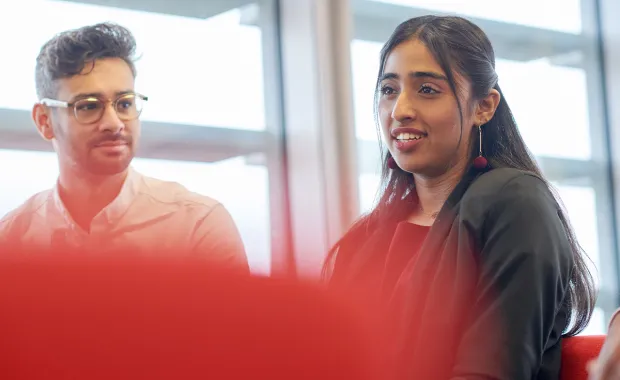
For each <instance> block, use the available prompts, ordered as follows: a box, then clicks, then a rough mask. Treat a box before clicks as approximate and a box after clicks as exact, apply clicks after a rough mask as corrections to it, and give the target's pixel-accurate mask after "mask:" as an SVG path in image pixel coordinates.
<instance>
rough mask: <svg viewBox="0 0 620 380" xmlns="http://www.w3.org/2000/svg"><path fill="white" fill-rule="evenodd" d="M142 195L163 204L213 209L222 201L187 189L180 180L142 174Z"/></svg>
mask: <svg viewBox="0 0 620 380" xmlns="http://www.w3.org/2000/svg"><path fill="white" fill-rule="evenodd" d="M139 193H140V195H142V196H145V197H148V198H149V199H151V200H154V201H156V202H158V203H161V204H167V205H174V206H177V207H183V208H191V209H201V210H205V211H206V210H212V209H214V208H216V207H217V206H219V205H220V202H219V201H218V200H216V199H214V198H212V197H210V196H207V195H203V194H199V193H196V192H193V191H191V190H189V189H187V188H186V187H185V186H183V185H182V184H180V183H178V182H173V181H164V180H161V179H158V178H153V177H148V176H144V175H142V176H141V186H140V192H139Z"/></svg>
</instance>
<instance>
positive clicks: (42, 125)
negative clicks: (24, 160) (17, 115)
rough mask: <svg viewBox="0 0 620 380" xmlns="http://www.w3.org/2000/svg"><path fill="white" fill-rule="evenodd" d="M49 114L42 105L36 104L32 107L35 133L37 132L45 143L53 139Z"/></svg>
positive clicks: (47, 109)
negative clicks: (35, 127)
mask: <svg viewBox="0 0 620 380" xmlns="http://www.w3.org/2000/svg"><path fill="white" fill-rule="evenodd" d="M50 112H51V110H50V109H49V108H48V107H46V106H44V105H43V104H39V103H37V104H35V105H34V107H32V120H34V123H35V125H36V126H37V131H39V134H40V135H41V137H43V138H44V139H45V140H47V141H52V140H53V139H54V130H53V128H52V120H51V118H50Z"/></svg>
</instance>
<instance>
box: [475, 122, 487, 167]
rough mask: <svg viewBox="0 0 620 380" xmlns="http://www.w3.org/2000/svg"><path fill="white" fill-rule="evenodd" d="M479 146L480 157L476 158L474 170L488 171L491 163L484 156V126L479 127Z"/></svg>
mask: <svg viewBox="0 0 620 380" xmlns="http://www.w3.org/2000/svg"><path fill="white" fill-rule="evenodd" d="M478 135H479V144H478V157H476V158H474V168H476V169H478V170H483V169H486V167H487V166H488V165H489V161H488V160H487V159H486V158H485V157H484V156H483V155H482V126H481V125H479V126H478Z"/></svg>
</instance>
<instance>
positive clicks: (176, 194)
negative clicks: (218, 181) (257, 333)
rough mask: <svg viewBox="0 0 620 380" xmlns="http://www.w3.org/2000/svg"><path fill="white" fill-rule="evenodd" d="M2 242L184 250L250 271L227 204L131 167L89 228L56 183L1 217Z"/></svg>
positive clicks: (97, 248)
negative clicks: (67, 204) (69, 208)
mask: <svg viewBox="0 0 620 380" xmlns="http://www.w3.org/2000/svg"><path fill="white" fill-rule="evenodd" d="M0 242H4V243H7V244H9V245H10V244H14V245H19V246H26V247H42V248H46V247H51V248H53V247H54V246H59V245H62V246H63V247H65V246H68V247H75V248H78V249H81V250H84V251H86V252H98V253H101V252H104V251H105V250H107V249H115V248H122V249H126V248H129V249H130V250H132V251H136V252H138V253H139V254H146V255H148V254H150V253H152V252H183V253H184V254H198V255H204V256H205V258H207V259H210V260H213V261H214V262H219V263H222V264H225V265H227V266H230V265H233V266H235V267H239V268H243V269H244V270H248V263H247V257H246V254H245V249H244V247H243V243H242V240H241V237H240V235H239V231H238V229H237V227H236V225H235V223H234V221H233V219H232V217H231V216H230V214H229V213H228V211H227V210H226V208H224V206H223V205H222V204H220V203H219V202H217V201H216V200H214V199H212V198H209V197H207V196H204V195H200V194H196V193H193V192H190V191H189V190H187V189H186V188H185V187H183V186H182V185H180V184H178V183H175V182H166V181H161V180H158V179H155V178H150V177H147V176H144V175H141V174H140V173H138V172H136V171H135V170H133V169H131V168H130V170H129V173H128V175H127V179H126V180H125V183H124V184H123V187H122V189H121V191H120V193H119V195H118V196H117V197H116V199H114V200H113V201H112V202H111V203H110V204H109V205H108V206H106V207H105V208H104V209H103V210H102V211H101V212H100V213H99V214H97V215H96V216H95V217H94V218H93V220H92V223H91V226H90V231H89V232H86V231H84V230H83V229H82V228H81V227H79V226H78V225H77V224H76V223H75V222H74V221H73V219H72V218H71V215H69V213H68V212H67V210H66V208H65V206H64V205H63V202H62V200H61V199H60V196H59V195H58V187H57V186H55V187H54V188H53V189H50V190H46V191H43V192H41V193H38V194H36V195H34V196H33V197H31V198H30V199H28V200H27V201H26V202H25V203H24V204H23V205H22V206H20V207H19V208H17V209H15V210H13V211H12V212H10V213H9V214H7V215H6V216H5V217H4V218H3V219H2V220H0Z"/></svg>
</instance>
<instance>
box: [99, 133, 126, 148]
mask: <svg viewBox="0 0 620 380" xmlns="http://www.w3.org/2000/svg"><path fill="white" fill-rule="evenodd" d="M132 141H133V138H132V137H131V136H128V135H121V134H114V135H105V136H101V137H100V138H98V139H96V140H94V141H93V143H92V145H93V146H97V145H101V144H103V143H107V142H124V143H125V144H127V145H131V142H132Z"/></svg>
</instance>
